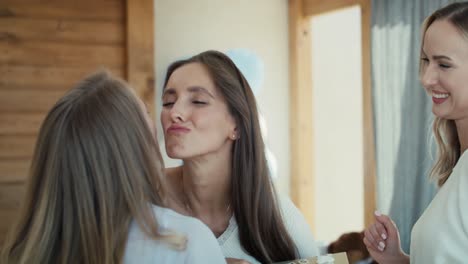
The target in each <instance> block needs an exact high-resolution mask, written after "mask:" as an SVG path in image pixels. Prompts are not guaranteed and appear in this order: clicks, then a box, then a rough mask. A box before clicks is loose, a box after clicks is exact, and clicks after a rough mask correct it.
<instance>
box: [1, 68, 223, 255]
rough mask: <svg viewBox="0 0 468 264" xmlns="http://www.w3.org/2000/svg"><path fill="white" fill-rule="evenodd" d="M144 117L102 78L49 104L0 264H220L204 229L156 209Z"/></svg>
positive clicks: (130, 98)
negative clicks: (14, 224)
mask: <svg viewBox="0 0 468 264" xmlns="http://www.w3.org/2000/svg"><path fill="white" fill-rule="evenodd" d="M144 109H145V106H144V104H143V102H142V101H141V100H140V99H139V98H138V97H137V96H136V95H135V93H134V92H133V90H132V89H131V88H129V87H128V86H127V85H126V84H125V83H124V82H123V81H120V80H118V79H115V78H114V77H112V76H111V75H110V74H109V73H107V72H99V73H96V74H94V75H91V76H90V77H88V78H86V79H84V80H83V81H82V82H80V83H79V84H78V85H77V86H76V87H75V88H73V89H72V90H70V91H69V92H68V93H67V94H66V95H65V96H63V97H62V98H61V99H60V100H59V101H58V102H57V103H56V104H55V106H54V107H53V108H52V109H51V110H50V112H49V113H48V114H47V116H46V118H45V120H44V122H43V123H42V126H41V129H40V132H39V137H38V139H37V143H36V148H35V151H34V156H33V159H32V165H31V169H30V179H29V181H28V185H27V191H26V197H25V200H24V204H23V208H22V211H21V212H20V215H19V219H18V220H17V224H16V226H15V228H14V229H13V230H12V232H11V233H10V234H9V237H8V238H7V240H6V242H5V245H4V248H3V250H2V254H1V258H0V262H1V263H95V264H101V263H122V262H123V263H186V262H190V263H207V262H209V263H225V260H224V257H223V255H222V253H221V250H220V248H219V246H218V245H217V243H216V240H215V238H214V237H213V235H212V234H211V232H210V231H209V229H208V228H207V227H206V226H204V225H203V224H202V223H200V221H198V220H196V219H194V218H188V217H186V216H182V215H179V214H177V213H175V212H174V211H172V210H170V209H166V208H163V207H162V206H164V204H165V200H166V189H165V188H166V187H165V184H164V182H163V181H162V179H161V176H162V175H163V168H164V167H163V163H162V160H161V156H160V153H159V149H158V145H157V144H156V142H155V134H154V133H155V129H154V126H153V125H152V122H151V119H150V118H149V116H148V115H147V113H146V111H145V110H144Z"/></svg>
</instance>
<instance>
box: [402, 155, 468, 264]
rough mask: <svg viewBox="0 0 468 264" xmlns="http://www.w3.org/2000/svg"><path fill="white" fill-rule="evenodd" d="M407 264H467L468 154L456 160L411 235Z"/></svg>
mask: <svg viewBox="0 0 468 264" xmlns="http://www.w3.org/2000/svg"><path fill="white" fill-rule="evenodd" d="M410 255H411V264H418V263H425V264H426V263H450V264H455V263H468V153H467V151H465V152H464V153H463V155H462V156H461V157H460V159H459V160H458V162H457V164H456V166H455V168H454V169H453V171H452V174H451V175H450V177H449V178H448V180H447V181H446V182H445V184H444V185H443V186H442V187H441V188H440V190H439V191H438V193H437V194H436V196H435V197H434V199H433V200H432V202H431V203H430V204H429V206H428V207H427V209H426V210H425V211H424V213H423V215H422V216H421V217H420V218H419V220H418V221H417V222H416V224H415V225H414V227H413V231H412V235H411V252H410Z"/></svg>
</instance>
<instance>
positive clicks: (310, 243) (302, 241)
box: [277, 194, 319, 258]
mask: <svg viewBox="0 0 468 264" xmlns="http://www.w3.org/2000/svg"><path fill="white" fill-rule="evenodd" d="M277 197H278V198H277V199H278V206H279V208H280V211H281V214H282V216H283V221H284V225H285V226H286V229H287V231H288V232H289V235H290V236H291V238H292V239H293V241H294V243H295V244H296V247H297V250H298V253H299V256H300V257H301V258H309V257H314V256H317V255H318V254H319V251H318V248H317V245H316V243H315V239H314V237H313V235H312V231H311V229H310V226H309V224H308V223H307V221H306V219H305V217H304V215H303V214H302V213H301V211H300V210H299V209H298V208H297V207H296V206H295V205H294V203H293V202H292V201H291V199H290V198H289V197H288V196H286V195H281V194H278V195H277Z"/></svg>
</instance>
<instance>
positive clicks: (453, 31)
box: [423, 20, 468, 56]
mask: <svg viewBox="0 0 468 264" xmlns="http://www.w3.org/2000/svg"><path fill="white" fill-rule="evenodd" d="M423 48H424V51H425V52H426V53H443V54H437V55H447V56H460V55H468V39H467V38H466V37H465V36H464V35H463V34H462V33H461V32H460V31H459V30H458V29H457V28H456V27H455V26H454V25H453V24H452V23H451V22H449V21H447V20H437V21H434V23H432V24H431V25H430V26H429V28H428V29H427V31H426V34H425V35H424V47H423Z"/></svg>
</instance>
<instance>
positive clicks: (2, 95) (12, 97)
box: [0, 89, 66, 114]
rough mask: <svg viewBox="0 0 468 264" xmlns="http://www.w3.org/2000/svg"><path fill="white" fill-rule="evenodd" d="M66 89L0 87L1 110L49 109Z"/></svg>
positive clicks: (27, 110)
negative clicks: (10, 88)
mask: <svg viewBox="0 0 468 264" xmlns="http://www.w3.org/2000/svg"><path fill="white" fill-rule="evenodd" d="M65 92H66V91H60V90H46V91H41V90H37V89H36V90H15V89H12V90H9V89H0V112H1V113H2V114H6V113H11V112H16V113H25V112H32V113H34V112H40V113H44V112H47V111H49V110H50V109H51V108H52V106H53V105H54V104H55V102H57V100H58V99H59V98H60V97H61V96H62V95H64V94H65Z"/></svg>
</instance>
